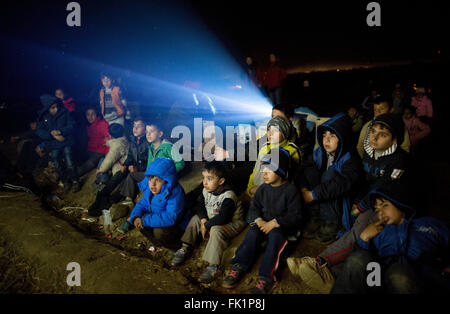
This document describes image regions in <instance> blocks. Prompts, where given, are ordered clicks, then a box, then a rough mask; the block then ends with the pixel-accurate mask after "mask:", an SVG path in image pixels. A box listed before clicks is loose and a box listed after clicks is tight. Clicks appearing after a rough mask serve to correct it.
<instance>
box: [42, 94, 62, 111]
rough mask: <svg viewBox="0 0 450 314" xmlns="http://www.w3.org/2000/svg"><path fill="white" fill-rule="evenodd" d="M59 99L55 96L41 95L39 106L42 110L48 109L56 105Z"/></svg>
mask: <svg viewBox="0 0 450 314" xmlns="http://www.w3.org/2000/svg"><path fill="white" fill-rule="evenodd" d="M58 102H59V99H58V98H56V97H55V96H52V95H49V94H44V95H41V104H42V106H43V107H44V108H50V107H51V105H53V104H54V103H58Z"/></svg>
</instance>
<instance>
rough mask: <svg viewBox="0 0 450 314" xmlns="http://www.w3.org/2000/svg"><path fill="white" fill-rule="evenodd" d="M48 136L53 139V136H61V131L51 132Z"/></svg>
mask: <svg viewBox="0 0 450 314" xmlns="http://www.w3.org/2000/svg"><path fill="white" fill-rule="evenodd" d="M50 134H51V135H52V136H53V137H55V136H58V135H61V131H60V130H53V131H51V132H50Z"/></svg>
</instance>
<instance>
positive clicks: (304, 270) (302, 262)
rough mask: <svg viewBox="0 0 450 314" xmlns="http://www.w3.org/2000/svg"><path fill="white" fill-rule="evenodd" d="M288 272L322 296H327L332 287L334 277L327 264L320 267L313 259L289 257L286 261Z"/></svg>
mask: <svg viewBox="0 0 450 314" xmlns="http://www.w3.org/2000/svg"><path fill="white" fill-rule="evenodd" d="M286 262H287V265H288V268H289V270H290V271H291V273H292V274H293V275H294V276H298V277H300V278H301V279H302V281H303V282H304V283H305V284H306V285H307V286H309V287H311V288H313V289H315V290H317V291H319V293H322V294H328V293H330V291H331V288H332V287H333V285H334V277H333V275H332V274H331V272H330V270H329V269H328V267H327V264H326V263H325V264H323V265H320V264H319V262H318V261H317V260H316V259H315V258H313V257H309V256H306V257H301V258H299V257H289V258H287V260H286Z"/></svg>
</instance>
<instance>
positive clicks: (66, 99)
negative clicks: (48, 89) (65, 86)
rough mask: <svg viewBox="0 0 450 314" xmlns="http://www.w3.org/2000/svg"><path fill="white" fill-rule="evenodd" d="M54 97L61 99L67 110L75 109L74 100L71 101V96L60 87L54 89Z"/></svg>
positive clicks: (72, 110)
mask: <svg viewBox="0 0 450 314" xmlns="http://www.w3.org/2000/svg"><path fill="white" fill-rule="evenodd" d="M55 97H56V98H59V99H60V100H61V102H62V103H63V104H64V107H66V109H67V110H69V112H74V111H75V109H76V106H75V102H74V101H73V98H72V97H68V96H67V95H66V93H65V92H64V91H63V90H62V89H61V88H57V89H56V90H55Z"/></svg>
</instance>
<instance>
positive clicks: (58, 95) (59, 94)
mask: <svg viewBox="0 0 450 314" xmlns="http://www.w3.org/2000/svg"><path fill="white" fill-rule="evenodd" d="M55 97H56V98H59V99H64V92H63V90H62V89H57V90H56V91H55Z"/></svg>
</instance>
